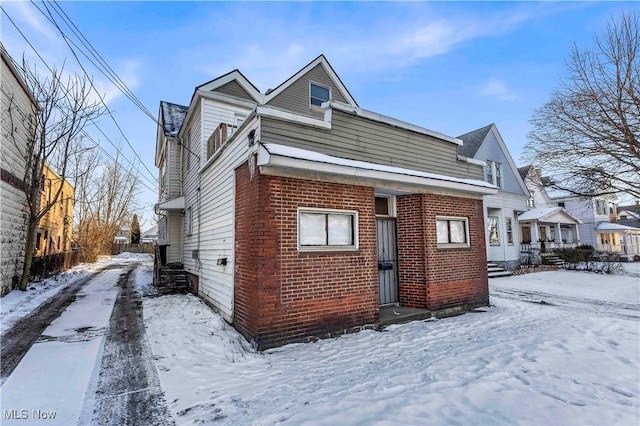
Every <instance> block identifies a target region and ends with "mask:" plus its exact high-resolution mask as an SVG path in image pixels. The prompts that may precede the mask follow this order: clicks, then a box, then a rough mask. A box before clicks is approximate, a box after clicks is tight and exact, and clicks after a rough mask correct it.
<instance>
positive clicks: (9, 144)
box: [0, 59, 32, 295]
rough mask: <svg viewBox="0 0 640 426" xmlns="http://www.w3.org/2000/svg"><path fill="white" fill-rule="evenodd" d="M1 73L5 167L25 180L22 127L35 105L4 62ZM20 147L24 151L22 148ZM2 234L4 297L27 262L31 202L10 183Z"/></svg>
mask: <svg viewBox="0 0 640 426" xmlns="http://www.w3.org/2000/svg"><path fill="white" fill-rule="evenodd" d="M0 62H2V68H1V70H0V74H1V75H2V92H1V93H0V97H1V99H2V100H1V102H0V104H1V105H2V119H1V120H2V133H1V138H2V150H0V152H1V161H0V163H1V165H2V168H3V169H4V170H6V171H8V172H10V173H11V174H12V175H14V176H15V177H16V178H18V179H20V180H22V179H24V171H25V160H24V156H23V155H21V153H23V152H25V150H26V143H27V142H26V134H27V132H26V129H25V128H24V127H23V125H22V122H23V121H22V120H23V117H28V116H29V115H31V114H32V109H31V108H32V104H31V100H30V98H29V96H28V95H27V94H26V93H25V92H24V89H23V87H22V85H21V84H20V82H19V81H18V80H17V79H16V77H15V76H14V75H13V73H12V72H11V70H10V69H9V67H8V66H7V65H6V64H5V61H4V59H2V60H0ZM11 97H13V102H14V103H13V105H12V108H14V110H13V119H14V126H16V128H17V132H15V136H16V140H15V143H14V141H13V140H12V139H11V138H10V137H9V134H10V132H11V130H10V127H9V126H10V120H9V112H8V109H9V105H10V98H11ZM18 147H20V148H18ZM0 198H1V199H2V201H1V202H0V234H1V235H2V242H1V244H0V253H2V256H0V286H1V288H0V294H2V295H4V294H5V293H7V292H9V291H10V290H11V289H12V283H13V280H14V277H16V279H18V278H19V277H20V276H21V275H22V266H23V259H24V249H25V241H26V239H27V225H26V217H27V200H26V197H25V195H24V191H22V190H21V189H19V188H16V187H14V186H12V185H10V184H9V183H7V182H4V181H2V182H0Z"/></svg>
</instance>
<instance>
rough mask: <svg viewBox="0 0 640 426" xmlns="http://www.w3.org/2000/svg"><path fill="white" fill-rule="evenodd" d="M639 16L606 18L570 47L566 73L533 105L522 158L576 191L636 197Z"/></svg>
mask: <svg viewBox="0 0 640 426" xmlns="http://www.w3.org/2000/svg"><path fill="white" fill-rule="evenodd" d="M639 65H640V18H639V15H638V13H631V14H623V15H622V16H621V17H620V18H619V19H617V20H614V19H612V20H611V21H610V22H609V24H608V25H607V31H606V33H605V34H603V35H596V36H595V37H594V46H593V47H592V48H591V49H590V50H589V49H585V50H581V49H579V48H578V47H577V46H574V48H573V51H572V53H571V55H570V56H569V59H568V61H567V75H566V77H565V78H564V79H563V80H562V81H561V84H560V87H559V88H558V89H557V90H555V91H554V92H553V93H552V94H551V98H550V100H549V101H548V102H547V103H545V104H544V105H543V106H542V107H540V108H539V109H537V110H536V112H535V113H534V115H533V116H532V118H531V120H530V123H531V124H532V126H533V128H532V130H531V132H530V133H529V134H528V142H527V144H526V146H525V151H524V155H523V158H524V159H525V160H527V161H529V162H532V163H534V164H535V165H536V166H537V167H539V168H541V169H542V170H544V172H545V173H547V174H549V175H550V176H551V177H552V178H553V182H554V186H555V187H556V188H559V189H564V190H567V191H570V192H572V193H574V194H577V195H585V196H590V195H593V194H594V193H595V192H598V193H601V194H602V193H609V194H616V193H626V194H629V195H632V196H634V197H636V198H640V92H639V90H640V67H639Z"/></svg>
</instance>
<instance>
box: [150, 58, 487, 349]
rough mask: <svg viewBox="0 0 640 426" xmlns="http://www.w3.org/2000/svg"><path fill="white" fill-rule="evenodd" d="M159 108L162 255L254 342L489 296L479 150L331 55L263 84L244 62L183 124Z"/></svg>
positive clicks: (211, 86)
mask: <svg viewBox="0 0 640 426" xmlns="http://www.w3.org/2000/svg"><path fill="white" fill-rule="evenodd" d="M162 114H163V108H162V106H161V112H160V115H161V117H160V119H161V120H162V122H161V124H162V125H161V130H160V131H159V133H158V138H157V144H158V146H157V150H156V152H157V153H158V155H157V157H156V164H157V165H158V166H159V167H160V168H161V170H162V168H163V167H165V168H166V172H165V173H167V178H166V179H161V181H162V185H163V187H162V188H161V194H163V193H164V192H165V191H170V190H171V186H170V185H171V182H172V179H171V177H172V176H174V174H175V173H177V174H178V175H179V176H180V179H181V185H178V186H179V187H180V189H178V188H176V189H174V190H175V192H174V194H173V195H172V196H169V197H166V198H165V199H161V202H160V203H159V204H158V205H157V211H158V213H160V217H161V222H160V223H161V224H162V223H163V222H162V221H163V220H166V223H168V224H169V226H168V227H167V231H166V232H165V233H164V234H163V231H162V225H161V226H160V228H159V234H160V238H164V239H165V241H164V242H165V245H166V247H167V248H168V252H167V253H168V255H167V260H168V261H170V260H173V259H177V261H179V262H182V263H183V265H184V269H185V270H186V272H187V274H188V278H189V282H190V283H191V287H192V289H193V290H194V292H196V293H197V294H198V295H199V296H200V297H202V298H203V299H204V300H205V301H206V302H207V303H208V304H210V305H211V306H213V307H214V308H215V309H216V310H217V311H219V312H220V313H221V315H222V316H223V317H224V318H225V319H226V320H227V321H229V322H231V323H232V324H233V325H234V326H235V327H236V328H237V329H238V330H239V331H240V332H241V333H242V334H243V335H244V336H245V337H246V338H247V340H249V341H251V342H252V343H253V344H254V345H255V346H257V347H258V348H268V347H272V346H276V345H280V344H284V343H287V342H292V341H306V340H309V339H313V338H317V337H322V336H328V335H334V334H337V333H342V332H345V331H347V330H353V329H358V328H360V327H362V326H364V325H368V324H375V323H376V322H377V321H378V320H379V312H380V307H381V306H385V305H396V306H397V305H400V306H407V307H415V308H420V309H425V310H430V311H432V312H436V313H442V314H444V313H447V312H449V313H450V312H451V311H452V310H453V311H459V310H461V309H465V308H472V307H474V306H479V305H486V304H487V303H488V280H487V270H486V249H485V241H484V227H485V219H484V208H483V201H482V197H483V196H485V195H491V194H495V193H496V192H497V188H496V187H495V186H494V185H493V184H489V183H487V182H485V180H484V176H483V169H484V167H483V164H484V163H482V164H480V163H479V162H478V161H471V160H469V159H466V158H463V157H459V156H458V147H459V146H460V145H461V144H462V141H461V140H460V139H458V138H455V137H451V136H447V135H444V134H442V133H439V132H435V131H432V130H429V129H426V128H423V127H420V126H416V125H413V124H410V123H407V122H403V121H401V120H398V119H395V118H391V117H387V116H384V115H381V114H377V113H375V112H372V111H368V110H365V109H363V108H361V107H360V106H359V105H358V104H357V103H356V101H355V100H354V99H353V97H352V96H351V94H350V93H349V91H348V90H347V88H346V87H345V86H344V84H343V83H342V81H341V80H340V78H339V77H338V75H337V74H336V73H335V71H334V70H333V68H332V67H331V66H330V64H329V62H328V61H327V60H326V58H325V57H324V56H322V55H321V56H319V57H317V58H316V59H314V60H313V61H311V62H310V63H309V64H307V65H306V66H305V67H303V68H302V69H301V70H300V71H298V72H297V73H295V74H294V75H293V76H292V77H290V78H289V79H287V80H286V81H284V82H283V83H282V84H280V85H279V86H277V87H276V88H275V89H270V90H267V91H266V92H265V93H261V92H260V91H259V90H258V89H257V88H256V87H255V86H254V85H253V84H252V83H251V82H250V81H249V80H248V79H246V77H245V76H244V75H243V74H242V73H240V72H239V71H238V70H235V71H232V72H230V73H228V74H225V75H223V76H221V77H219V78H216V79H214V80H212V81H210V82H207V83H205V84H203V85H201V86H198V87H196V89H195V92H194V94H193V96H192V98H191V101H190V103H189V106H188V108H187V110H186V114H184V117H182V120H181V121H182V122H181V125H180V126H179V130H178V132H177V133H176V134H171V131H167V130H169V129H167V128H166V125H165V124H166V121H167V120H166V117H164V118H163V117H162ZM176 158H179V160H178V161H175V160H176ZM180 190H181V191H182V192H181V193H180V192H179V191H180ZM172 217H175V218H176V222H178V221H181V224H182V227H181V229H182V232H181V233H178V232H176V233H175V234H174V233H172V232H171V228H172V226H171V220H172V219H171V218H172ZM174 247H175V248H177V249H178V251H179V252H176V253H175V256H174V252H173V248H174Z"/></svg>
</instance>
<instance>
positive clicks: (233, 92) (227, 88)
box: [214, 80, 255, 102]
mask: <svg viewBox="0 0 640 426" xmlns="http://www.w3.org/2000/svg"><path fill="white" fill-rule="evenodd" d="M214 92H218V93H221V94H224V95H229V96H233V97H235V98H238V99H243V100H245V101H250V102H255V99H253V98H252V97H251V96H250V95H249V94H248V93H247V91H246V90H244V89H243V88H242V86H241V85H240V84H239V83H238V82H237V81H235V80H233V81H230V82H229V83H227V84H224V85H222V86H220V87H218V88H217V89H215V90H214Z"/></svg>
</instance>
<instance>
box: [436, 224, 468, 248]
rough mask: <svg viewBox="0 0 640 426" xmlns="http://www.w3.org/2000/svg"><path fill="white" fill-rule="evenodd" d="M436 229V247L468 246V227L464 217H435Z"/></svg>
mask: <svg viewBox="0 0 640 426" xmlns="http://www.w3.org/2000/svg"><path fill="white" fill-rule="evenodd" d="M436 231H437V242H438V247H441V248H447V247H468V246H469V227H468V221H467V218H464V217H437V218H436Z"/></svg>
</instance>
